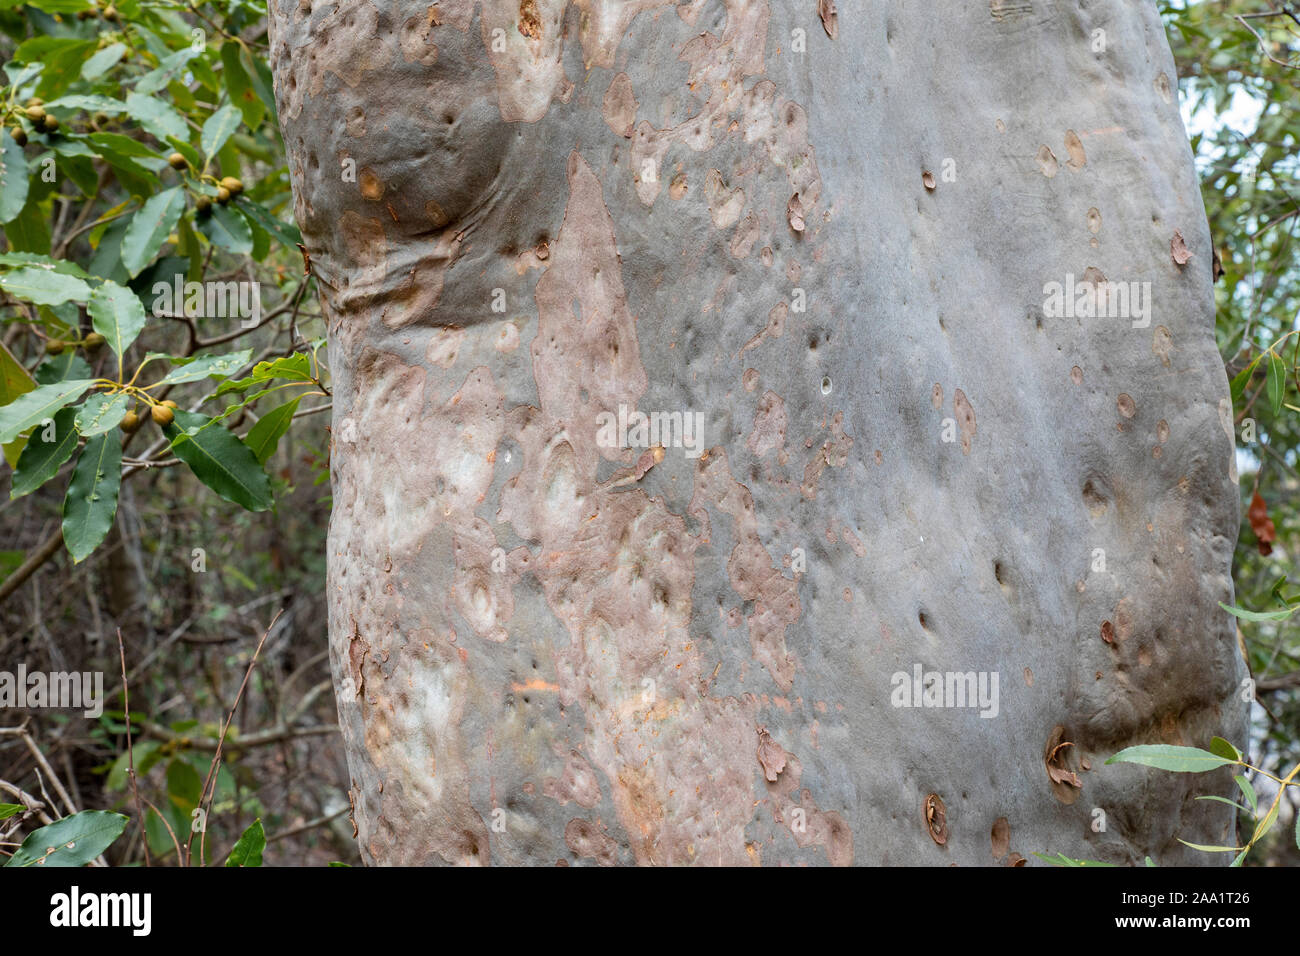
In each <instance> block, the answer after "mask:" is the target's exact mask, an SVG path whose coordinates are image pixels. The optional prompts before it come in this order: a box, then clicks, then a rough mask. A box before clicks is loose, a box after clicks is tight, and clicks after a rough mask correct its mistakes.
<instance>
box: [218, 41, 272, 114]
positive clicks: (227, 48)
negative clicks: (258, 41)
mask: <svg viewBox="0 0 1300 956" xmlns="http://www.w3.org/2000/svg"><path fill="white" fill-rule="evenodd" d="M240 48H241V44H240V42H239V41H238V40H227V41H226V42H225V43H224V44H222V46H221V71H222V73H223V74H224V75H225V78H226V90H227V91H228V92H229V93H230V102H231V103H233V104H235V106H237V107H239V109H240V111H241V112H242V113H243V114H244V124H245V125H246V126H247V127H248V128H249V129H256V128H257V126H258V124H259V123H261V122H262V117H263V116H264V115H265V114H266V107H265V106H263V105H262V101H261V100H259V99H258V98H257V94H256V93H255V92H253V88H252V83H251V82H250V81H249V79H248V71H247V70H245V69H244V65H243V64H242V63H241V62H240V59H239V52H240Z"/></svg>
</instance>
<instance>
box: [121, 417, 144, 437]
mask: <svg viewBox="0 0 1300 956" xmlns="http://www.w3.org/2000/svg"><path fill="white" fill-rule="evenodd" d="M139 427H140V416H139V415H137V414H136V413H135V412H127V413H126V414H125V415H123V416H122V431H124V432H126V433H127V434H128V435H129V434H130V433H131V432H133V431H135V430H136V429H137V428H139Z"/></svg>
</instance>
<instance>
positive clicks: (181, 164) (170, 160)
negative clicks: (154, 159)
mask: <svg viewBox="0 0 1300 956" xmlns="http://www.w3.org/2000/svg"><path fill="white" fill-rule="evenodd" d="M167 165H168V166H170V167H171V168H172V169H185V168H187V167H188V166H189V161H188V160H186V159H185V157H184V156H182V155H181V154H180V153H172V154H171V155H170V156H168V157H167Z"/></svg>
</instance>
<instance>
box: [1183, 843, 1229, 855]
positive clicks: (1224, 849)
mask: <svg viewBox="0 0 1300 956" xmlns="http://www.w3.org/2000/svg"><path fill="white" fill-rule="evenodd" d="M1178 842H1179V843H1181V844H1182V845H1183V846H1190V847H1191V848H1192V849H1193V850H1204V851H1205V852H1206V853H1236V852H1237V851H1238V850H1240V849H1241V847H1239V846H1205V845H1204V844H1201V843H1188V842H1187V841H1186V840H1179V841H1178Z"/></svg>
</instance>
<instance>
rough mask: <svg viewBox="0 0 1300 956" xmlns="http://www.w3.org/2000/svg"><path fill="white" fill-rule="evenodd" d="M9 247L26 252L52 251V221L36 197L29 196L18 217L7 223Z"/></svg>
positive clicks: (6, 231) (6, 232)
mask: <svg viewBox="0 0 1300 956" xmlns="http://www.w3.org/2000/svg"><path fill="white" fill-rule="evenodd" d="M4 232H5V238H6V239H8V240H9V248H11V249H16V250H21V251H25V252H42V253H44V252H49V251H50V223H49V220H48V219H47V217H46V215H45V213H44V212H43V211H42V209H41V204H40V203H39V202H37V201H35V197H32V196H29V197H28V199H27V205H26V206H24V207H23V211H22V212H20V213H19V214H18V218H17V219H14V220H12V221H10V222H7V223H5V229H4Z"/></svg>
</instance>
